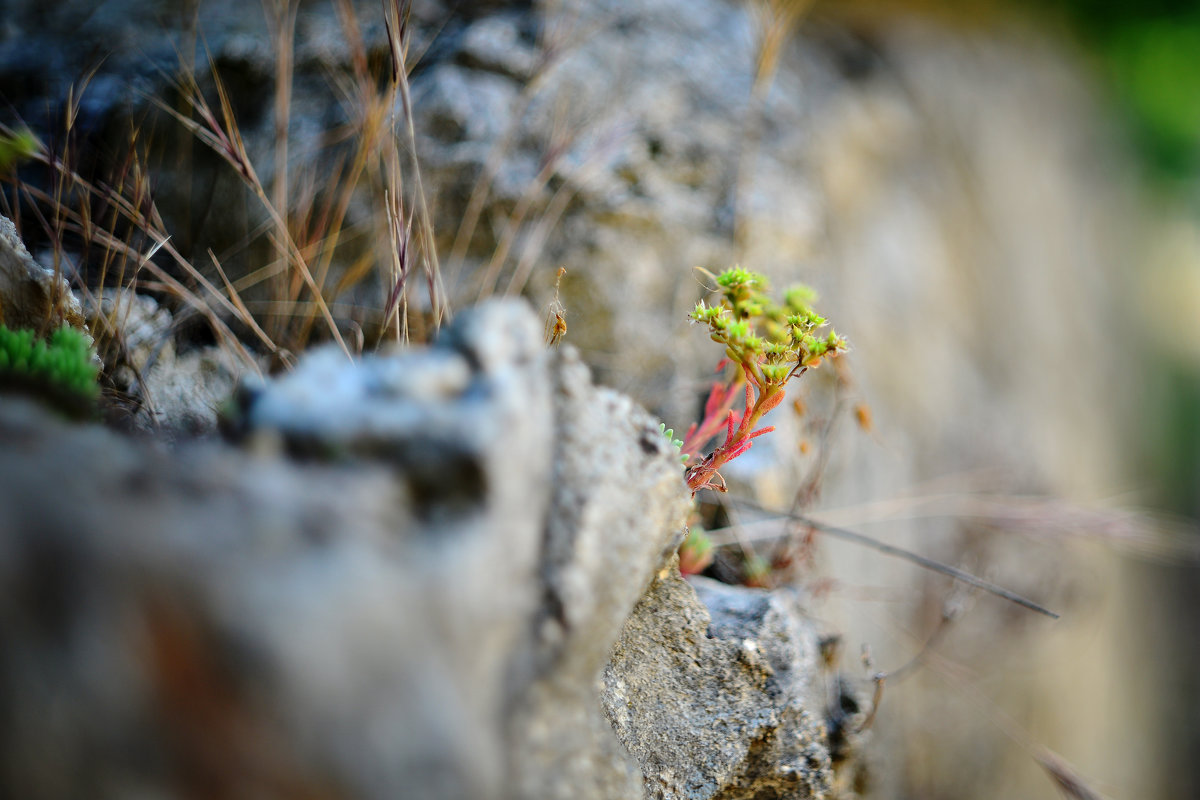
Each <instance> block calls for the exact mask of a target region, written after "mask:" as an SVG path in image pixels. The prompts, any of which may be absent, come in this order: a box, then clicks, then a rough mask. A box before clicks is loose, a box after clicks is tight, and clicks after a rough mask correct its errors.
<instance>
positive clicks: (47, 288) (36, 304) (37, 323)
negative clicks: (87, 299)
mask: <svg viewBox="0 0 1200 800" xmlns="http://www.w3.org/2000/svg"><path fill="white" fill-rule="evenodd" d="M0 323H3V324H4V325H7V326H8V327H10V328H32V329H34V330H36V331H42V332H46V331H51V330H55V329H56V328H60V327H62V326H63V325H64V324H67V325H73V326H75V327H76V328H80V329H84V330H86V329H85V328H84V324H83V313H82V311H81V309H80V306H79V300H78V298H76V297H75V295H73V294H72V293H71V289H70V287H69V286H68V285H67V282H66V280H65V279H64V278H63V277H62V276H61V275H55V274H54V270H52V269H49V268H47V267H43V266H42V265H41V264H39V263H38V262H37V261H35V260H34V258H33V256H31V255H29V251H28V250H26V249H25V243H24V242H22V241H21V237H20V236H19V235H18V234H17V228H16V226H15V225H13V223H12V220H10V219H9V218H8V217H5V216H2V215H0Z"/></svg>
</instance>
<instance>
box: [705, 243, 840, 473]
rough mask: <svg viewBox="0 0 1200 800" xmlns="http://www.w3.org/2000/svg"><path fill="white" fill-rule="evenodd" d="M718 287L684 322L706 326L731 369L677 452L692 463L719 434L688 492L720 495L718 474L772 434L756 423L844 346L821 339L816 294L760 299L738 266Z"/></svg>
mask: <svg viewBox="0 0 1200 800" xmlns="http://www.w3.org/2000/svg"><path fill="white" fill-rule="evenodd" d="M717 286H718V291H719V299H718V300H717V302H716V304H715V305H711V306H710V305H706V304H705V303H704V301H703V300H702V301H700V303H698V304H697V305H696V309H695V311H693V312H692V314H691V320H692V321H693V322H696V323H699V324H701V325H705V326H707V327H708V330H709V336H710V338H712V340H713V341H714V342H716V343H718V344H721V345H724V346H725V358H724V360H723V361H722V362H721V363H722V365H724V364H732V365H734V367H735V368H736V369H735V372H734V375H733V377H732V378H731V379H730V380H729V381H728V382H726V383H724V384H722V383H717V384H714V385H713V388H712V391H711V392H710V393H709V397H708V402H707V403H706V404H705V409H704V420H703V421H701V422H699V423H697V424H694V425H692V426H691V428H689V429H688V432H687V436H685V437H684V444H683V446H682V451H683V453H684V454H685V455H688V456H694V455H696V454H698V452H699V450H700V448H701V447H703V446H704V445H705V444H706V443H707V442H708V441H709V440H710V439H712V438H713V437H714V436H716V435H717V434H719V433H720V431H721V429H722V428H724V429H725V441H724V442H723V443H722V444H721V445H720V446H719V447H717V449H716V450H714V451H713V452H712V453H710V454H709V455H707V456H705V457H704V458H702V459H699V460H697V461H695V462H694V463H692V464H691V465H690V466H689V467H688V470H687V483H688V486H689V487H690V488H691V490H692V492H693V493H695V492H697V491H699V490H700V489H715V490H717V491H724V489H725V482H724V480H723V479H722V478H721V475H720V473H719V472H718V470H719V469H720V468H721V466H722V465H724V464H726V463H728V462H729V461H731V460H733V459H734V458H737V457H738V456H739V455H741V454H742V453H744V452H746V451H747V450H748V449H750V445H751V443H752V442H753V440H754V439H755V438H756V437H758V436H761V435H763V434H764V433H769V432H770V431H772V430H774V427H772V426H768V427H765V428H760V427H758V424H759V422H760V421H761V420H762V418H763V417H764V416H765V415H766V414H767V412H769V411H770V410H771V409H773V408H775V407H776V406H778V405H779V404H780V403H781V402H783V398H784V396H785V394H786V387H787V383H788V381H790V380H791V379H792V378H794V377H797V376H799V375H802V374H803V373H804V372H806V371H808V370H809V369H812V368H814V367H816V366H818V365H819V364H820V363H821V361H822V360H824V359H825V358H829V357H833V356H836V355H837V354H839V353H841V352H843V351H845V350H846V340H845V339H844V338H842V337H841V336H838V335H837V332H836V331H834V330H832V329H830V330H829V332H828V333H822V332H821V329H822V328H824V327H825V326H826V325H827V324H828V320H826V319H825V318H824V317H822V316H820V315H819V314H817V312H816V311H815V310H813V307H812V304H813V302H815V301H816V293H815V292H813V290H812V289H809V288H808V287H806V286H795V287H793V288H791V289H788V290H787V291H786V292H785V293H784V296H783V302H782V303H779V302H776V301H775V300H774V299H773V298H772V297H771V296H770V295H769V294H767V290H768V285H767V280H766V278H764V277H763V276H762V275H759V274H758V273H755V272H750V271H748V270H745V269H742V268H741V267H734V268H733V269H730V270H726V271H725V272H723V273H721V274H720V275H718V276H717ZM739 394H744V397H745V405H744V408H743V409H742V411H741V412H738V411H736V410H734V408H733V405H734V403H735V402H736V400H737V399H738V395H739Z"/></svg>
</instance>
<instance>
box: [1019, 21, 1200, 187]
mask: <svg viewBox="0 0 1200 800" xmlns="http://www.w3.org/2000/svg"><path fill="white" fill-rule="evenodd" d="M1034 6H1035V8H1041V9H1043V10H1057V11H1058V12H1060V13H1062V14H1064V15H1066V17H1067V19H1068V22H1069V23H1070V25H1071V27H1072V28H1073V29H1074V30H1075V31H1077V32H1078V34H1079V36H1080V38H1081V40H1082V41H1083V43H1084V45H1085V47H1087V49H1088V50H1090V51H1091V52H1092V53H1093V54H1094V55H1095V56H1096V57H1097V59H1098V60H1099V62H1100V66H1101V69H1102V70H1103V71H1104V72H1105V73H1106V77H1107V78H1108V80H1109V81H1110V83H1111V86H1112V88H1113V90H1114V93H1115V96H1116V99H1117V102H1118V103H1119V105H1120V106H1121V108H1122V110H1123V111H1124V112H1125V115H1126V117H1127V119H1128V120H1129V122H1130V124H1131V128H1132V131H1133V135H1134V138H1135V141H1136V143H1137V145H1138V148H1139V150H1140V151H1141V153H1142V155H1143V157H1144V159H1145V161H1146V164H1147V167H1148V170H1149V172H1150V176H1151V177H1152V178H1160V179H1163V178H1165V179H1180V178H1182V179H1188V178H1194V177H1196V175H1197V173H1200V2H1198V0H1050V1H1049V2H1047V3H1045V4H1043V3H1035V4H1034Z"/></svg>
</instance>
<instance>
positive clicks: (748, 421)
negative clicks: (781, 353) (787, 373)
mask: <svg viewBox="0 0 1200 800" xmlns="http://www.w3.org/2000/svg"><path fill="white" fill-rule="evenodd" d="M742 371H743V373H744V375H745V377H746V411H745V412H744V413H743V414H742V418H741V420H740V423H739V424H738V425H737V428H736V429H735V428H734V418H735V417H736V412H734V411H732V410H729V411H727V412H726V426H727V430H726V435H725V442H724V443H723V444H722V445H721V446H720V447H718V448H717V449H716V450H714V451H713V452H712V453H711V454H709V455H708V456H705V457H704V459H702V460H701V461H700V462H699V463H698V464H695V465H694V466H692V467H690V468H689V469H688V471H687V474H686V478H687V484H688V488H689V489H691V490H692V492H693V493H695V492H698V491H699V490H701V489H704V488H707V487H712V486H714V484H712V483H711V481H712V478H713V476H714V475H716V474H717V470H719V469H720V468H721V467H722V466H723V465H724V464H726V463H728V462H729V461H731V460H733V459H734V458H737V457H738V456H740V455H741V454H742V453H744V452H746V451H747V450H749V449H750V442H751V440H752V439H754V438H755V437H757V436H761V435H762V434H764V433H767V432H768V431H770V430H773V428H762V429H759V430H755V426H756V425H757V424H758V422H759V420H761V419H762V418H763V416H764V415H765V414H766V413H767V412H768V411H770V410H771V409H773V408H775V407H776V406H778V405H779V404H780V403H781V402H782V401H783V398H784V395H785V392H784V387H783V386H780V385H777V384H771V383H768V384H766V385H765V386H764V385H762V384H760V383H759V382H758V381H757V380H756V379H755V377H754V375H753V374H752V373H751V372H750V370H749V368H748V367H746V365H744V364H743V365H742ZM732 389H733V387H730V395H732V393H733V392H732ZM755 389H757V390H758V392H757V394H758V397H757V399H756V398H755ZM704 422H705V425H704V426H702V429H703V428H704V427H708V426H709V422H710V419H707V418H706V419H705V421H704ZM689 434H690V431H689ZM689 440H690V436H689Z"/></svg>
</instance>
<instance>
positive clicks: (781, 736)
mask: <svg viewBox="0 0 1200 800" xmlns="http://www.w3.org/2000/svg"><path fill="white" fill-rule="evenodd" d="M692 582H693V584H694V585H695V587H696V591H695V592H694V591H693V589H692V586H689V584H688V583H687V582H685V581H684V580H683V579H682V578H681V577H680V576H679V573H678V571H677V570H675V569H671V570H669V571H666V573H665V574H664V575H662V576H660V577H659V578H658V580H656V581H655V582H654V585H653V586H652V587H651V588H650V590H649V591H648V592H647V593H646V594H645V595H644V596H643V597H642V599H641V601H640V602H639V603H638V607H637V608H636V609H635V610H634V613H633V615H632V616H631V617H630V618H629V621H628V622H627V623H626V624H625V629H624V630H623V631H622V634H621V638H620V640H618V642H617V644H616V646H615V647H614V648H613V656H612V661H611V662H610V663H609V665H608V667H607V668H606V669H605V673H604V707H605V710H606V711H607V713H608V716H609V718H610V719H611V720H612V722H613V727H614V728H615V729H616V731H617V735H618V737H619V738H620V739H621V743H622V744H624V745H625V747H626V748H628V750H629V751H630V752H631V753H632V754H633V755H634V757H635V758H636V759H637V761H638V763H639V764H640V765H641V766H642V769H643V771H644V773H645V796H646V797H648V798H664V800H676V799H677V798H688V799H689V800H707V799H708V798H722V800H739V799H740V798H745V800H751V799H752V798H759V799H760V800H767V799H768V798H780V800H782V798H813V797H825V796H827V794H828V793H829V792H830V791H831V786H832V777H833V773H832V769H831V767H830V760H829V751H828V748H827V745H826V730H825V724H824V720H823V719H821V718H820V716H819V713H820V712H819V711H816V710H814V706H813V700H812V698H813V696H814V691H813V689H814V684H815V682H816V681H815V678H816V677H817V675H818V674H819V670H818V658H817V654H818V641H817V635H816V631H815V628H814V626H813V624H812V623H811V622H810V621H809V620H807V619H805V618H804V617H803V616H802V615H800V614H799V613H798V612H797V610H796V608H795V607H794V605H793V604H792V603H789V600H788V597H787V595H786V593H782V592H779V593H772V592H767V591H763V590H759V589H742V588H736V587H732V586H726V585H724V584H719V583H716V582H714V581H710V580H707V579H705V578H693V579H692ZM697 594H699V600H697V598H696V595H697ZM700 600H702V601H703V604H702V603H701V602H700Z"/></svg>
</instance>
